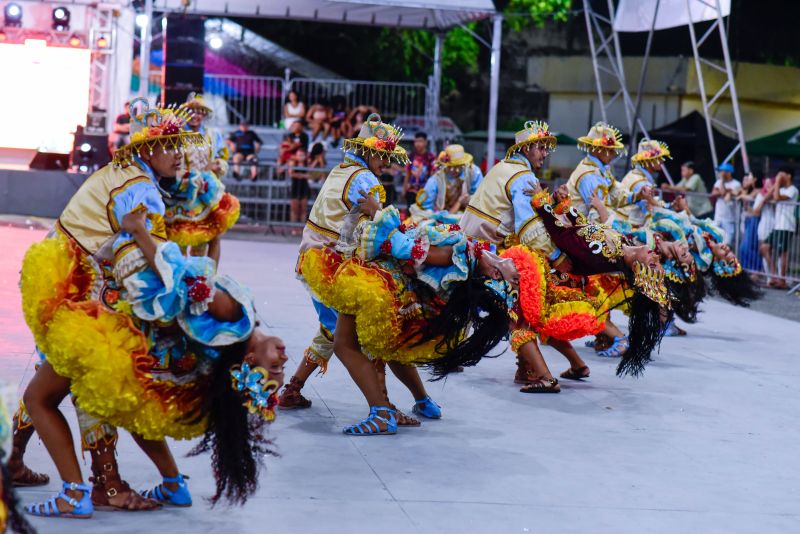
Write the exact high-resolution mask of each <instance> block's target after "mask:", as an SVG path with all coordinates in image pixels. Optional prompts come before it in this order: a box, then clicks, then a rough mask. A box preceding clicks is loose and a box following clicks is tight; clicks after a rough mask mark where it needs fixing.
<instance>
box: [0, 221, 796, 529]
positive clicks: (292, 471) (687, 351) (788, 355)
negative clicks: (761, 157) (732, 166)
mask: <svg viewBox="0 0 800 534" xmlns="http://www.w3.org/2000/svg"><path fill="white" fill-rule="evenodd" d="M42 235H43V232H42V231H41V230H23V229H18V228H0V242H2V243H4V245H5V251H4V254H3V255H2V256H0V340H2V348H3V350H2V351H0V377H2V378H3V379H4V380H9V381H13V382H15V383H22V382H24V381H25V380H27V379H28V378H29V377H30V372H31V368H30V360H31V357H30V353H31V349H32V346H31V338H30V334H29V333H28V332H27V330H26V328H25V326H24V324H23V322H22V317H21V313H20V311H19V304H18V299H19V295H18V293H17V290H16V281H17V271H18V268H19V263H20V259H21V256H22V254H23V251H24V248H25V247H26V246H27V244H28V243H30V242H31V241H32V240H35V239H38V238H40V237H41V236H42ZM294 253H295V247H294V246H293V245H290V244H281V243H255V242H245V241H226V242H225V243H224V250H223V263H222V270H223V271H225V272H227V273H229V274H233V275H234V276H236V277H238V278H239V279H241V280H242V281H243V282H245V283H246V284H248V285H250V286H251V287H252V288H253V290H254V292H255V294H256V295H257V302H258V305H259V308H260V312H261V314H262V316H263V318H264V319H265V321H266V322H267V323H268V325H269V329H270V330H271V331H272V332H275V333H276V334H278V335H281V336H282V337H283V338H284V339H285V340H286V342H287V345H288V347H289V350H290V353H291V354H292V357H293V362H291V364H290V365H291V366H292V367H293V366H294V365H295V364H296V362H298V361H299V358H300V357H301V354H302V350H303V348H304V347H305V344H306V342H307V341H308V339H309V337H310V336H311V334H312V332H313V330H314V316H313V311H312V309H311V306H310V304H309V302H308V299H307V297H306V296H305V294H304V293H303V290H302V289H301V287H300V285H299V283H298V282H296V281H295V280H294V279H293V276H292V274H291V271H292V265H293V262H294ZM705 310H706V313H705V314H703V316H702V323H700V324H698V325H695V326H691V327H688V330H689V332H690V335H689V337H686V338H682V339H668V340H666V341H665V342H664V345H663V347H662V350H661V353H660V355H659V356H658V357H657V359H656V362H654V363H653V364H652V365H651V366H650V367H649V369H648V371H647V373H646V376H645V377H644V378H642V379H639V380H634V379H618V378H616V377H614V375H613V362H609V361H604V360H601V359H599V358H596V357H594V356H591V355H589V354H588V353H587V350H586V349H583V348H581V349H580V350H581V351H582V352H584V353H586V358H587V361H588V362H589V364H590V365H591V367H592V378H591V379H589V380H587V381H586V382H584V383H577V384H565V387H564V389H563V391H562V393H561V394H559V395H550V396H536V395H523V394H520V393H518V392H517V387H515V386H514V385H513V384H512V383H511V378H512V375H513V371H514V363H513V359H512V357H511V356H510V355H509V354H508V353H506V354H503V355H502V356H501V357H499V358H497V359H491V360H485V361H484V362H482V363H481V365H479V366H478V367H477V368H473V369H470V370H468V371H467V372H466V373H464V374H463V375H460V376H454V377H452V378H451V379H449V380H448V381H447V382H446V383H436V384H431V385H430V388H429V391H430V394H431V395H432V396H433V397H434V398H435V399H436V400H437V401H438V402H439V403H440V404H442V406H443V408H444V413H445V417H444V419H442V420H441V421H433V422H426V423H425V424H424V425H423V426H422V428H419V429H409V430H405V431H403V432H402V433H401V434H398V435H397V436H393V437H379V438H351V437H345V436H343V435H341V434H340V433H339V432H340V429H341V428H342V427H343V426H345V424H349V423H351V422H354V421H356V420H359V419H360V418H362V417H363V416H364V415H365V413H366V410H365V406H364V402H363V401H362V399H361V397H360V395H359V394H358V392H357V390H356V388H355V386H354V385H352V383H351V382H350V381H349V379H348V377H347V376H346V373H345V372H344V370H343V369H342V367H341V366H340V365H337V363H336V362H333V363H332V365H331V370H330V372H329V373H328V375H326V376H325V377H320V378H313V379H312V380H311V381H310V384H309V387H308V388H307V394H308V395H309V396H310V398H311V399H312V400H313V401H314V406H313V407H312V408H311V409H309V410H306V411H302V412H291V413H286V412H283V413H280V414H279V418H278V420H277V421H276V422H275V424H273V425H272V427H271V431H270V433H271V436H272V437H273V438H274V439H275V440H276V444H277V447H278V448H279V450H280V453H281V455H282V456H281V458H278V459H268V462H267V470H266V472H265V473H264V474H263V476H262V481H261V489H260V491H259V493H258V495H257V496H256V497H254V498H253V499H252V500H251V501H250V502H249V503H248V505H247V506H245V507H244V508H242V509H229V508H225V507H219V508H217V509H210V508H209V507H208V505H207V504H206V503H205V502H203V497H204V496H208V495H210V493H211V487H212V485H211V477H210V470H209V465H208V459H207V458H206V457H201V458H191V459H185V458H181V459H180V464H181V467H182V470H183V472H185V473H187V474H189V475H191V476H192V479H191V481H190V484H191V487H192V490H193V493H194V495H195V498H196V501H197V502H196V505H195V506H194V507H193V508H191V509H181V510H163V511H159V512H153V513H147V514H122V513H102V512H100V513H97V514H96V516H95V518H93V519H92V520H91V522H79V521H69V520H51V521H42V520H37V521H36V522H35V524H36V526H37V527H38V528H39V529H40V531H41V532H60V533H70V532H82V531H87V530H89V531H91V532H104V533H105V532H107V533H115V534H116V533H132V532H145V531H148V530H150V531H151V532H176V531H180V530H181V529H183V530H191V532H197V533H204V532H243V533H249V532H254V533H256V532H258V533H261V532H271V531H276V530H280V531H282V532H288V533H348V534H350V533H360V532H364V533H374V532H381V534H390V533H405V532H417V533H433V532H461V533H465V532H469V533H472V532H476V533H490V532H491V533H506V532H509V533H517V532H521V533H522V532H552V531H561V532H581V533H583V532H603V533H604V532H613V533H615V534H617V533H627V532H632V533H633V532H635V533H641V532H648V533H650V532H665V533H673V532H688V531H698V532H703V533H726V534H727V533H733V532H742V533H745V532H748V533H749V532H780V533H785V532H798V531H800V486H798V484H797V473H798V471H799V469H800V459H798V456H797V454H796V448H795V446H796V444H797V443H798V442H799V441H800V425H798V407H800V405H798V401H797V399H798V398H799V397H800V380H798V378H800V371H799V370H798V365H797V364H798V352H797V349H796V346H795V343H796V339H795V338H796V335H797V332H798V329H797V324H796V323H793V322H790V321H787V320H785V319H781V318H776V317H774V316H769V315H765V314H763V313H759V312H756V311H753V310H743V309H737V308H734V307H732V306H729V305H727V304H724V303H720V302H709V303H708V304H707V305H706V307H705ZM754 333H757V335H754ZM793 347H795V348H793ZM546 357H547V359H548V361H549V362H550V365H551V367H552V368H553V369H554V370H557V371H561V370H562V369H563V367H564V366H565V364H564V362H563V361H562V360H561V359H560V358H559V356H558V355H557V354H554V353H553V352H550V351H549V349H546ZM390 392H391V393H393V397H394V400H395V402H397V403H398V404H400V405H401V406H408V405H409V404H410V403H411V400H412V399H411V398H410V395H409V394H408V393H407V392H406V391H404V390H403V389H402V386H400V385H398V384H397V383H396V382H391V383H390ZM65 410H66V411H69V410H70V409H69V408H68V407H66V406H65ZM68 417H70V418H71V417H72V416H71V415H68ZM190 446H191V443H185V442H182V443H176V444H175V449H176V451H177V452H178V453H179V454H180V456H182V455H183V453H185V452H186V451H187V450H189V448H190ZM120 448H121V464H122V466H123V469H124V473H125V474H126V476H127V478H128V480H130V482H131V483H132V484H133V485H134V487H140V486H149V485H152V484H154V483H156V482H157V476H156V473H155V471H154V469H153V468H151V467H150V465H148V463H147V462H146V461H145V460H144V458H143V456H142V455H141V454H140V453H139V452H138V451H136V449H135V446H134V445H133V442H132V440H131V439H130V438H129V437H128V436H127V435H125V436H123V437H122V440H121V447H120ZM29 460H30V463H31V464H32V465H33V466H34V467H36V468H38V469H42V470H45V471H47V472H49V473H50V474H51V475H54V470H53V467H52V464H51V463H50V461H49V459H48V458H47V456H46V454H45V451H44V449H43V447H42V446H41V444H40V443H38V442H34V443H33V444H32V446H31V448H30V457H29ZM85 471H86V472H87V474H88V465H86V467H85ZM55 488H56V486H55V484H51V485H50V487H48V488H45V489H37V490H24V491H21V492H20V493H21V495H22V499H23V500H24V501H26V502H30V501H33V500H37V499H42V498H45V497H49V496H50V495H51V493H52V492H53V491H54V490H55Z"/></svg>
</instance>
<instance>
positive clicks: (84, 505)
mask: <svg viewBox="0 0 800 534" xmlns="http://www.w3.org/2000/svg"><path fill="white" fill-rule="evenodd" d="M70 490H71V491H82V492H83V497H81V500H77V499H75V498H73V497H70V496H69V495H67V491H70ZM91 492H92V487H91V486H89V484H78V483H77V482H64V481H62V482H61V492H60V493H59V494H58V495H56V496H55V497H53V498H51V499H50V500H48V501H44V502H39V503H36V504H29V505H28V506H26V507H25V511H26V512H28V513H29V514H31V515H35V516H38V517H69V518H73V519H89V518H90V517H92V514H93V513H94V506H93V505H92V496H91ZM58 499H61V500H62V501H64V502H66V503H67V504H69V505H70V506H72V510H71V511H69V512H62V511H61V510H59V509H58V504H57V503H56V501H57V500H58Z"/></svg>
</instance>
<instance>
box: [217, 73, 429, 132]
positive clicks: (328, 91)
mask: <svg viewBox="0 0 800 534" xmlns="http://www.w3.org/2000/svg"><path fill="white" fill-rule="evenodd" d="M203 90H204V92H205V93H206V96H215V97H221V98H223V99H224V101H225V104H226V108H227V119H228V121H227V122H229V123H232V124H234V123H238V122H239V121H241V120H243V119H244V120H247V121H249V122H250V124H251V125H253V126H271V127H279V126H280V123H281V121H282V120H283V103H284V101H285V98H286V94H287V93H288V92H289V91H296V92H297V93H298V94H299V95H301V99H302V100H303V102H305V103H306V106H307V107H310V106H311V105H312V104H314V103H319V102H327V103H328V104H329V105H330V104H331V103H332V101H333V100H334V99H335V98H342V99H343V100H344V102H345V105H346V107H347V108H350V109H352V108H355V107H356V106H371V107H374V108H376V109H378V111H379V112H380V113H381V114H383V115H385V116H391V117H396V116H398V115H414V116H423V115H425V105H426V97H427V87H426V86H425V85H424V84H421V83H400V82H397V83H396V82H372V81H363V80H332V79H331V80H325V79H315V78H293V79H292V78H286V79H284V78H277V77H270V76H243V75H221V74H207V75H206V76H205V79H204V88H203Z"/></svg>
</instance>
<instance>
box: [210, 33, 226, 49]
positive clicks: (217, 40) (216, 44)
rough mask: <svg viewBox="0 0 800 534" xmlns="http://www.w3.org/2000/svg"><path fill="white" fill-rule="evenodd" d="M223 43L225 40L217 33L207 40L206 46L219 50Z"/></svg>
mask: <svg viewBox="0 0 800 534" xmlns="http://www.w3.org/2000/svg"><path fill="white" fill-rule="evenodd" d="M224 44H225V42H224V41H223V40H222V37H220V36H219V35H215V36H214V37H212V38H211V39H209V40H208V46H210V47H211V49H212V50H219V49H220V48H222V45H224Z"/></svg>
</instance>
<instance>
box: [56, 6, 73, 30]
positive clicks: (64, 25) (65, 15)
mask: <svg viewBox="0 0 800 534" xmlns="http://www.w3.org/2000/svg"><path fill="white" fill-rule="evenodd" d="M70 17H71V15H70V12H69V9H67V8H66V7H61V6H59V7H56V8H54V9H53V29H54V30H55V31H57V32H64V31H67V30H69V19H70Z"/></svg>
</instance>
